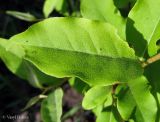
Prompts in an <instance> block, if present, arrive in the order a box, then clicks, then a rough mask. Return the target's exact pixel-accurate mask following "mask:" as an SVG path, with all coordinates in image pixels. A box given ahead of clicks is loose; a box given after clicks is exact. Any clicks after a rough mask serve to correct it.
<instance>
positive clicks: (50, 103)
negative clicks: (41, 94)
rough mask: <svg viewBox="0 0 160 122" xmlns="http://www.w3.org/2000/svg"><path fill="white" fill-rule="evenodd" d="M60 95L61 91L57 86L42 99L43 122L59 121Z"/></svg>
mask: <svg viewBox="0 0 160 122" xmlns="http://www.w3.org/2000/svg"><path fill="white" fill-rule="evenodd" d="M62 97H63V91H62V89H61V88H58V89H56V90H55V91H54V92H52V93H50V94H49V95H48V97H47V98H46V99H44V100H43V101H42V105H41V116H42V120H43V122H61V115H62Z"/></svg>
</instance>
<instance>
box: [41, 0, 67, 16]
mask: <svg viewBox="0 0 160 122" xmlns="http://www.w3.org/2000/svg"><path fill="white" fill-rule="evenodd" d="M64 7H66V0H45V2H44V6H43V13H44V15H45V17H46V18H47V17H48V16H49V15H50V14H51V12H52V11H53V10H54V9H55V10H57V11H59V12H61V11H63V14H67V13H66V12H67V11H66V10H65V9H66V8H64Z"/></svg>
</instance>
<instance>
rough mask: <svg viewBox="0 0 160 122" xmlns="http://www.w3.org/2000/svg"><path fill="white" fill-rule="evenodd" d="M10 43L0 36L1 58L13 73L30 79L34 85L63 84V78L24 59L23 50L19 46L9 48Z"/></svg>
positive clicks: (40, 86)
mask: <svg viewBox="0 0 160 122" xmlns="http://www.w3.org/2000/svg"><path fill="white" fill-rule="evenodd" d="M9 44H10V42H9V41H8V40H5V39H1V38H0V58H1V59H2V60H3V61H4V62H5V64H6V66H7V67H8V68H9V69H10V70H11V71H12V73H14V74H16V75H18V76H19V77H20V78H22V79H25V80H28V81H29V83H30V84H31V85H32V86H34V87H38V88H42V87H43V85H58V84H61V79H57V78H54V77H51V76H49V75H46V74H44V73H42V72H41V71H39V70H38V69H37V68H36V67H35V66H34V65H33V64H31V63H30V62H28V61H26V60H24V59H23V58H22V55H23V52H22V51H21V48H19V47H18V46H16V45H14V46H12V47H11V48H12V50H9V49H7V47H8V45H9Z"/></svg>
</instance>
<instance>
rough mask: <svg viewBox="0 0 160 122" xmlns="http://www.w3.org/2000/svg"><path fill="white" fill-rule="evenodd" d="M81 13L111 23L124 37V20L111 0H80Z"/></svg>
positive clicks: (86, 16) (89, 17)
mask: <svg viewBox="0 0 160 122" xmlns="http://www.w3.org/2000/svg"><path fill="white" fill-rule="evenodd" d="M81 14H82V16H83V17H85V18H88V19H93V20H100V21H105V22H109V23H111V24H113V25H114V26H115V27H116V28H117V29H118V33H119V34H120V36H121V37H122V38H123V39H125V25H126V20H125V19H124V18H123V17H121V15H120V13H119V10H118V9H117V8H116V7H115V5H114V1H113V0H82V1H81Z"/></svg>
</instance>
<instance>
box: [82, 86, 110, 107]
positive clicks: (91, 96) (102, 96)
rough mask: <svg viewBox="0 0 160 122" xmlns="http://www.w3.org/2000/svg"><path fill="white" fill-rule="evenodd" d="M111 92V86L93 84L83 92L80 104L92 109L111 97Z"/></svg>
mask: <svg viewBox="0 0 160 122" xmlns="http://www.w3.org/2000/svg"><path fill="white" fill-rule="evenodd" d="M111 92H112V87H111V86H95V87H93V88H91V89H90V90H89V91H87V93H86V94H85V96H84V99H83V102H82V106H83V107H84V108H85V109H93V108H95V107H97V106H99V105H101V104H104V102H105V100H107V99H109V97H112V95H111Z"/></svg>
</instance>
